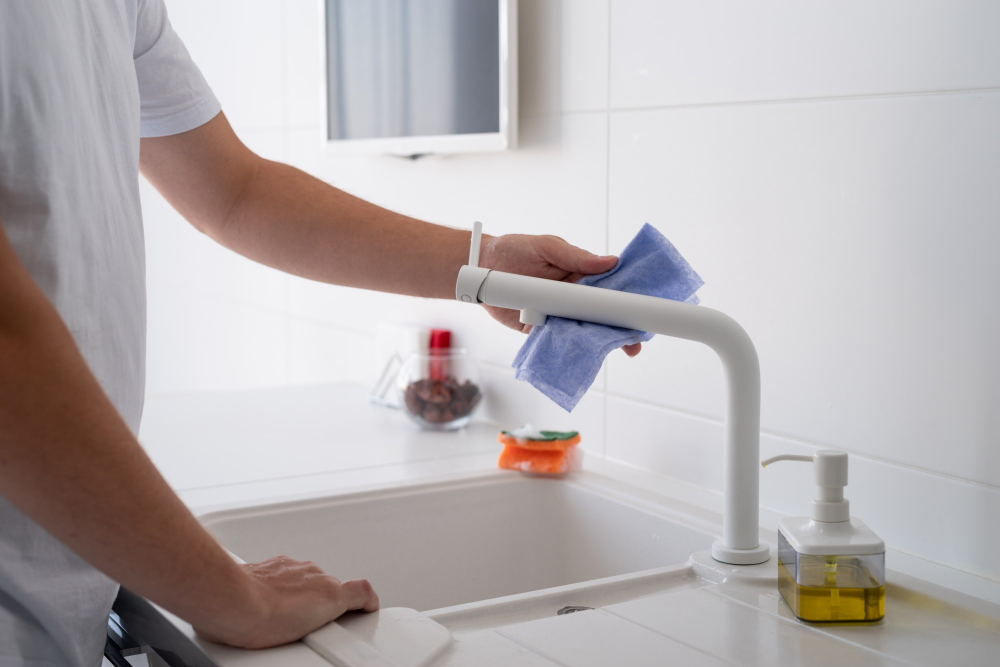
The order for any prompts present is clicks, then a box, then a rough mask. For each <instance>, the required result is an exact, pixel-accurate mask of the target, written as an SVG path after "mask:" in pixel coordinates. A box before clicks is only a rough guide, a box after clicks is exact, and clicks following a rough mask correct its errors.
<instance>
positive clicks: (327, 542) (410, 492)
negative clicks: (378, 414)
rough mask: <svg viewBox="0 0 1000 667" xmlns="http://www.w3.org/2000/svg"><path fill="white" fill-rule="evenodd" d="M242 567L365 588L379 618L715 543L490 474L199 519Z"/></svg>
mask: <svg viewBox="0 0 1000 667" xmlns="http://www.w3.org/2000/svg"><path fill="white" fill-rule="evenodd" d="M201 520H202V522H203V523H204V525H205V526H206V527H207V528H208V530H209V531H210V532H211V533H212V534H213V535H215V537H216V538H217V539H218V540H219V541H220V542H221V543H222V544H223V545H224V546H225V547H226V548H227V549H229V550H230V551H231V552H232V553H234V554H235V555H236V556H238V557H240V558H242V559H243V560H245V561H256V560H262V559H264V558H268V557H270V556H275V555H279V554H282V555H287V556H290V557H292V558H296V559H300V560H311V561H315V562H316V563H317V564H318V565H319V566H320V567H322V568H323V569H324V570H326V571H327V572H330V573H331V574H334V575H335V576H337V577H339V578H341V579H354V578H366V579H368V580H369V581H371V582H372V584H373V585H374V587H375V590H376V591H377V592H378V594H379V597H380V599H381V603H382V606H383V608H386V607H408V608H411V609H416V610H418V611H432V610H437V609H441V608H445V607H454V606H457V605H462V604H466V603H471V602H477V601H483V600H490V599H493V598H500V597H505V596H511V595H517V594H520V593H527V592H529V591H539V590H541V589H550V588H553V587H559V586H567V585H570V584H576V583H580V582H585V581H592V580H597V579H603V578H608V577H615V576H618V575H625V574H629V573H634V572H639V571H644V570H652V569H656V568H663V567H664V566H668V565H672V564H676V563H684V562H685V561H686V560H687V559H688V557H689V556H690V555H691V554H692V553H694V552H696V551H703V550H705V549H709V548H710V547H711V544H712V541H713V539H714V536H713V535H710V534H708V533H705V532H702V531H700V530H696V529H694V528H691V527H688V526H685V525H682V524H680V523H678V522H676V521H674V520H671V518H670V517H668V516H666V515H664V514H662V513H657V511H656V507H655V504H652V503H649V504H644V503H643V502H642V501H641V500H640V499H638V498H636V497H632V496H629V495H628V494H623V493H616V492H615V491H614V490H613V489H610V488H608V489H606V488H603V487H602V486H601V485H600V484H595V483H593V482H592V481H581V480H580V478H573V477H570V478H567V479H542V478H532V477H528V476H524V475H521V474H491V475H487V476H484V477H481V478H474V479H471V480H463V481H457V482H456V481H452V482H446V483H437V484H429V485H422V486H414V487H408V488H404V489H398V488H397V489H392V490H385V491H371V492H364V493H356V494H350V495H339V496H334V497H330V498H326V499H320V500H309V501H301V502H292V503H282V504H275V505H268V506H264V507H255V508H245V509H238V510H227V511H221V512H215V513H212V514H207V515H203V516H202V517H201Z"/></svg>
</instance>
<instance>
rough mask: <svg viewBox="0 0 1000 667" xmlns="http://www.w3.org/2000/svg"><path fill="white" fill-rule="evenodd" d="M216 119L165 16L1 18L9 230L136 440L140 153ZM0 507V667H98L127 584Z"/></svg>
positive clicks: (3, 206)
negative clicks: (148, 143)
mask: <svg viewBox="0 0 1000 667" xmlns="http://www.w3.org/2000/svg"><path fill="white" fill-rule="evenodd" d="M219 109H220V107H219V103H218V101H217V100H216V98H215V96H214V95H213V94H212V91H211V89H210V88H209V87H208V84H207V83H206V82H205V79H204V78H203V77H202V75H201V73H200V72H199V71H198V69H197V67H196V66H195V65H194V63H193V62H192V61H191V58H190V56H189V55H188V53H187V50H186V49H185V48H184V45H183V44H182V43H181V41H180V39H179V38H178V37H177V35H176V34H175V33H174V31H173V29H172V28H171V27H170V23H169V22H168V20H167V14H166V10H165V9H164V6H163V0H23V1H22V0H18V1H15V2H0V220H2V221H3V222H2V224H3V228H4V231H5V232H6V234H7V237H8V238H9V239H10V241H11V243H12V244H13V246H14V250H15V251H16V252H17V255H18V257H19V258H20V259H21V261H22V262H23V263H24V264H25V266H27V268H28V271H29V272H30V273H31V275H32V277H33V278H34V280H35V282H36V283H37V284H38V285H39V287H41V289H42V290H43V291H44V292H45V294H46V296H48V298H49V300H50V301H51V302H52V303H53V304H54V305H55V307H56V308H57V309H58V311H59V313H60V314H61V315H62V318H63V320H64V321H65V322H66V324H67V326H68V327H69V330H70V331H71V332H72V334H73V338H74V339H75V340H76V343H77V345H78V346H79V348H80V351H81V352H82V353H83V356H84V358H85V359H86V360H87V363H88V364H89V365H90V369H91V370H92V371H93V373H94V375H95V376H97V379H98V380H99V381H100V383H101V386H102V387H103V388H104V391H105V392H107V394H108V396H109V397H110V398H111V401H112V402H113V403H114V405H115V407H117V409H118V411H119V412H120V413H121V414H122V416H123V417H124V418H125V421H126V422H128V424H129V426H130V427H131V428H132V430H133V432H134V431H136V430H137V429H138V426H139V418H140V416H141V414H142V402H143V387H144V382H145V378H144V372H145V337H146V330H145V327H146V296H145V266H144V250H143V234H142V217H141V211H140V208H139V184H138V172H139V137H140V136H163V135H169V134H177V133H180V132H185V131H187V130H191V129H193V128H195V127H198V126H199V125H202V124H204V123H205V122H207V121H209V120H211V119H212V118H213V117H214V116H215V115H216V114H217V113H218V112H219ZM24 446H25V447H30V446H31V443H24ZM2 495H3V489H2V488H0V667H12V666H15V665H16V666H18V667H20V666H22V665H25V666H30V667H43V666H44V667H49V666H51V667H96V666H97V665H100V664H101V656H102V654H103V646H104V637H105V634H106V632H105V631H106V623H107V620H106V619H107V615H108V612H109V610H110V608H111V604H112V602H113V601H114V598H115V595H116V593H117V590H118V586H117V584H115V583H114V582H112V581H111V580H109V579H108V578H107V577H105V576H104V575H103V574H101V573H100V572H98V571H97V570H95V569H94V568H93V567H91V566H90V565H89V564H87V563H86V562H84V561H83V560H82V559H81V558H79V557H78V556H77V555H76V554H75V553H73V552H72V551H70V550H69V549H67V548H66V547H64V546H63V545H62V544H61V543H60V542H58V541H57V540H56V539H54V538H53V537H52V536H51V535H49V534H48V533H47V532H45V531H44V530H42V529H41V528H40V527H39V526H38V525H36V524H35V523H34V522H32V521H31V520H30V519H28V518H27V517H25V516H24V515H23V514H21V512H19V511H18V510H17V509H16V508H15V507H13V506H12V505H11V504H9V503H8V502H7V501H6V500H4V499H3V497H2ZM122 530H128V527H127V526H122Z"/></svg>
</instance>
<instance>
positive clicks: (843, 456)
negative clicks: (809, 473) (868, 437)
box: [760, 449, 851, 523]
mask: <svg viewBox="0 0 1000 667" xmlns="http://www.w3.org/2000/svg"><path fill="white" fill-rule="evenodd" d="M778 461H804V462H806V463H812V464H813V478H814V479H815V481H816V497H815V498H813V501H812V509H811V511H810V512H809V516H810V518H812V520H813V521H823V522H825V523H837V522H840V521H849V520H850V518H851V507H850V503H849V502H848V500H847V499H846V498H844V487H845V486H847V452H841V451H838V450H836V449H821V450H820V451H818V452H816V453H815V454H814V455H812V456H799V455H796V454H780V455H778V456H772V457H771V458H769V459H765V460H763V461H761V462H760V464H761V465H762V466H764V467H765V468H766V467H767V466H768V465H770V464H772V463H776V462H778Z"/></svg>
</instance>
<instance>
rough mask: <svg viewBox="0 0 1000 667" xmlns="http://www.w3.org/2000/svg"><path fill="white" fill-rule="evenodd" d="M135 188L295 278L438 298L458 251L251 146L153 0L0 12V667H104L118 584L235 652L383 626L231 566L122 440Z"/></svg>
mask: <svg viewBox="0 0 1000 667" xmlns="http://www.w3.org/2000/svg"><path fill="white" fill-rule="evenodd" d="M140 136H141V137H142V138H141V140H140ZM139 171H141V172H142V173H143V175H144V176H145V177H146V178H147V179H149V181H150V182H152V183H153V185H154V186H156V188H157V189H158V190H159V191H160V192H161V193H162V194H163V195H164V196H165V197H166V198H167V199H168V200H169V201H170V202H171V204H173V205H174V206H175V207H176V208H177V210H178V211H180V212H181V213H182V214H183V215H184V217H186V218H187V219H188V220H189V221H190V222H191V223H192V224H193V225H194V226H195V227H197V228H198V229H199V230H201V231H202V232H204V233H205V234H207V235H208V236H210V237H211V238H213V239H215V240H216V241H218V242H219V243H221V244H223V245H225V246H226V247H228V248H231V249H233V250H235V251H236V252H239V253H241V254H243V255H245V256H247V257H250V258H252V259H254V260H256V261H259V262H262V263H264V264H267V265H270V266H273V267H276V268H279V269H282V270H285V271H288V272H289V273H293V274H296V275H299V276H304V277H306V278H311V279H313V280H319V281H324V282H328V283H334V284H339V285H349V286H352V287H361V288H367V289H373V290H382V291H389V292H397V293H400V294H409V295H416V296H424V297H440V298H452V295H453V293H454V285H455V278H456V275H457V272H458V268H459V267H460V266H461V265H462V264H463V262H464V258H465V257H466V253H467V252H468V246H469V233H468V232H467V231H459V230H454V229H449V228H446V227H441V226H437V225H432V224H428V223H424V222H420V221H417V220H413V219H410V218H407V217H404V216H402V215H398V214H395V213H392V212H390V211H387V210H384V209H382V208H379V207H378V206H375V205H373V204H369V203H367V202H364V201H361V200H359V199H357V198H355V197H352V196H351V195H348V194H346V193H344V192H341V191H339V190H337V189H335V188H333V187H330V186H329V185H326V184H324V183H322V182H320V181H318V180H316V179H313V178H311V177H310V176H308V175H306V174H304V173H302V172H300V171H298V170H296V169H293V168H291V167H288V166H286V165H282V164H278V163H275V162H269V161H267V160H263V159H261V158H259V157H258V156H256V155H254V154H253V153H251V152H250V151H249V150H247V148H246V147H245V146H243V144H242V143H241V142H240V141H239V139H237V137H236V136H235V134H234V133H233V131H232V129H231V128H230V126H229V124H228V122H227V121H226V118H225V116H224V115H223V114H222V113H221V109H220V106H219V103H218V102H217V101H216V99H215V97H214V96H213V95H212V92H211V90H210V89H209V87H208V85H207V84H206V82H205V81H204V79H203V78H202V76H201V74H200V73H199V72H198V70H197V68H196V67H195V65H194V64H193V63H192V62H191V60H190V58H189V56H188V53H187V51H186V50H185V49H184V46H183V44H182V43H181V42H180V40H179V39H178V37H177V36H176V34H175V33H174V32H173V30H172V29H171V27H170V24H169V22H168V20H167V16H166V12H165V9H164V6H163V0H30V1H29V0H21V1H17V0H12V1H10V2H4V3H2V4H0V667H10V666H14V665H16V666H19V667H20V666H22V665H31V666H32V667H43V666H44V667H49V666H52V667H56V666H58V667H67V666H69V667H95V666H96V665H98V664H100V661H101V654H102V647H103V643H104V634H105V623H106V618H107V615H108V612H109V610H110V607H111V604H112V601H113V600H114V598H115V595H116V591H117V587H118V584H117V582H121V583H122V584H124V585H126V586H128V587H129V588H131V589H132V590H134V591H136V592H137V593H140V594H142V595H144V596H146V597H148V598H149V599H151V600H153V601H155V602H157V603H159V604H160V605H162V606H163V607H165V608H166V609H169V610H170V611H172V612H174V613H175V614H177V615H178V616H180V617H182V618H184V619H186V620H187V621H189V622H190V623H191V624H192V625H193V626H194V627H195V629H196V630H197V631H198V632H199V633H200V634H201V635H202V636H204V637H206V638H208V639H212V640H216V641H219V642H224V643H228V644H232V645H234V646H242V647H250V648H259V647H267V646H273V645H276V644H281V643H284V642H289V641H294V640H296V639H298V638H299V637H301V636H303V635H304V634H306V633H308V632H310V631H311V630H313V629H315V628H317V627H319V626H321V625H323V624H325V623H327V622H329V621H330V620H332V619H334V618H336V617H338V616H339V615H340V614H342V613H344V612H345V611H347V610H357V609H360V610H367V611H372V610H375V609H377V608H378V604H379V603H378V597H377V595H376V594H375V592H374V591H373V590H372V587H371V586H370V585H369V584H368V582H366V581H363V580H358V581H346V582H340V581H338V580H337V579H335V578H334V577H333V576H330V575H327V574H325V573H323V572H322V571H320V570H319V568H317V567H316V566H315V565H314V564H312V563H302V562H297V561H294V560H291V559H289V558H284V557H278V558H273V559H270V560H267V561H264V562H261V563H253V564H249V565H238V564H236V563H235V562H233V561H232V560H231V559H230V558H229V557H228V556H227V554H226V553H225V552H224V551H223V550H222V549H221V548H220V547H219V546H218V545H217V544H216V543H215V541H214V540H213V539H212V538H211V537H210V536H209V535H208V534H207V533H206V532H205V530H204V529H203V528H202V527H201V526H200V524H199V523H198V522H197V521H196V520H195V519H194V517H193V516H192V515H191V514H190V512H188V510H187V509H186V508H185V507H184V505H183V504H182V503H181V502H180V500H179V499H178V498H177V496H176V495H175V494H174V493H173V492H172V491H171V490H170V488H169V487H168V486H167V484H166V483H165V482H164V480H163V478H162V477H161V476H160V475H159V473H158V472H157V471H156V469H155V468H154V467H153V465H152V463H151V462H150V460H149V459H148V458H147V457H146V455H145V453H144V452H143V450H142V448H141V447H140V446H139V444H138V443H137V441H136V439H135V435H134V433H135V431H136V430H137V427H138V424H139V418H140V414H141V412H142V394H143V382H144V378H143V371H144V338H145V290H144V269H143V238H142V222H141V216H140V207H139V195H138V172H139ZM616 261H617V260H616V259H615V258H614V257H597V256H594V255H592V254H590V253H587V252H585V251H583V250H580V249H578V248H574V247H572V246H570V245H569V244H567V243H565V242H563V241H562V240H561V239H557V238H554V237H530V236H505V237H500V238H486V239H484V245H483V251H482V264H483V265H484V266H488V267H494V268H499V269H503V270H505V271H512V272H519V273H524V274H529V275H535V276H541V277H545V278H551V279H555V280H573V279H575V278H576V277H578V276H580V275H582V274H589V273H599V272H602V271H606V270H608V269H610V268H612V267H613V266H614V265H615V263H616ZM491 314H493V316H494V317H496V318H497V319H498V320H500V321H501V322H503V323H505V324H508V325H511V326H514V327H516V328H518V329H520V328H521V327H520V325H519V324H518V323H517V314H516V313H513V312H510V311H502V310H493V311H492V313H491ZM626 351H627V352H629V353H630V354H634V353H636V352H638V348H637V347H636V348H635V349H629V350H626Z"/></svg>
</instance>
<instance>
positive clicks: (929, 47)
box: [611, 0, 1000, 108]
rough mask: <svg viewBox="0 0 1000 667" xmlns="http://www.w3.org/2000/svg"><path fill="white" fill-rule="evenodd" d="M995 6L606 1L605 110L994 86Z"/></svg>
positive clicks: (898, 0)
mask: <svg viewBox="0 0 1000 667" xmlns="http://www.w3.org/2000/svg"><path fill="white" fill-rule="evenodd" d="M998 23H1000V6H998V5H996V4H995V3H987V2H976V1H975V0H964V1H959V2H948V3H937V2H933V1H930V0H923V1H920V2H908V1H904V0H895V1H891V2H880V3H876V4H872V3H869V2H863V1H862V0H852V1H850V2H838V3H835V4H830V3H816V2H813V3H789V2H781V1H779V0H768V1H767V2H756V3H753V4H737V5H733V4H732V3H727V2H719V1H717V0H716V1H713V2H697V3H690V2H680V1H678V0H667V1H662V0H615V2H614V3H613V6H612V12H611V79H612V86H611V104H612V108H634V107H652V106H666V105H678V104H706V103H720V102H737V101H747V100H772V99H799V98H807V97H829V96H839V95H870V94H879V93H900V92H919V91H931V90H962V89H968V88H984V87H995V86H1000V43H998V42H997V40H996V38H995V34H994V30H993V28H994V26H996V25H997V24H998Z"/></svg>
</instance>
